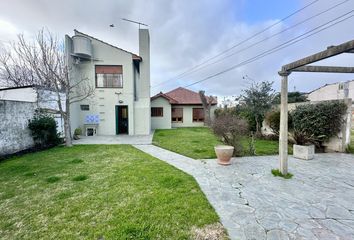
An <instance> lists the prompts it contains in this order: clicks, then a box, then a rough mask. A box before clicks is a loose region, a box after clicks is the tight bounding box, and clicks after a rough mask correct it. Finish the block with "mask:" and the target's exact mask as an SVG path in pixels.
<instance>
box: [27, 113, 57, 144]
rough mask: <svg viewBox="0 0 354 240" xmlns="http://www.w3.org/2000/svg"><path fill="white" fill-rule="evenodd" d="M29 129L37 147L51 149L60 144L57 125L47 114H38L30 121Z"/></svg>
mask: <svg viewBox="0 0 354 240" xmlns="http://www.w3.org/2000/svg"><path fill="white" fill-rule="evenodd" d="M28 128H29V129H30V130H31V134H32V137H33V140H34V142H35V144H36V146H39V147H50V146H55V145H57V144H59V143H60V138H59V134H58V132H57V123H56V122H55V120H54V118H53V117H51V116H49V115H47V114H43V113H36V114H35V115H34V116H33V118H32V119H30V120H28Z"/></svg>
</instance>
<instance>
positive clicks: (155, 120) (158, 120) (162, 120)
mask: <svg viewBox="0 0 354 240" xmlns="http://www.w3.org/2000/svg"><path fill="white" fill-rule="evenodd" d="M151 107H162V108H163V116H162V117H151V128H152V129H170V128H171V104H170V103H169V101H168V100H166V99H165V98H163V97H159V98H156V99H154V100H152V101H151Z"/></svg>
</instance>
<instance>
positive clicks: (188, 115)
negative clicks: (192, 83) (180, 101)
mask: <svg viewBox="0 0 354 240" xmlns="http://www.w3.org/2000/svg"><path fill="white" fill-rule="evenodd" d="M172 108H183V122H181V123H175V122H172V125H171V126H172V127H201V126H204V122H193V108H202V106H201V105H173V106H172ZM216 108H217V106H216V105H214V106H212V107H211V112H210V116H211V119H212V120H213V119H214V111H215V109H216Z"/></svg>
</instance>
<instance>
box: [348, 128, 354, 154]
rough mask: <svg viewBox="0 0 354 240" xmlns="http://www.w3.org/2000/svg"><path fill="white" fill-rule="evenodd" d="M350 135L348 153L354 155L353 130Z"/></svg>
mask: <svg viewBox="0 0 354 240" xmlns="http://www.w3.org/2000/svg"><path fill="white" fill-rule="evenodd" d="M350 133H351V134H350V144H349V146H348V147H347V149H346V150H347V152H348V153H354V130H351V132H350Z"/></svg>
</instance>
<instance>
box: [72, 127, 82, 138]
mask: <svg viewBox="0 0 354 240" xmlns="http://www.w3.org/2000/svg"><path fill="white" fill-rule="evenodd" d="M74 135H76V136H80V135H82V130H81V128H75V131H74Z"/></svg>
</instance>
